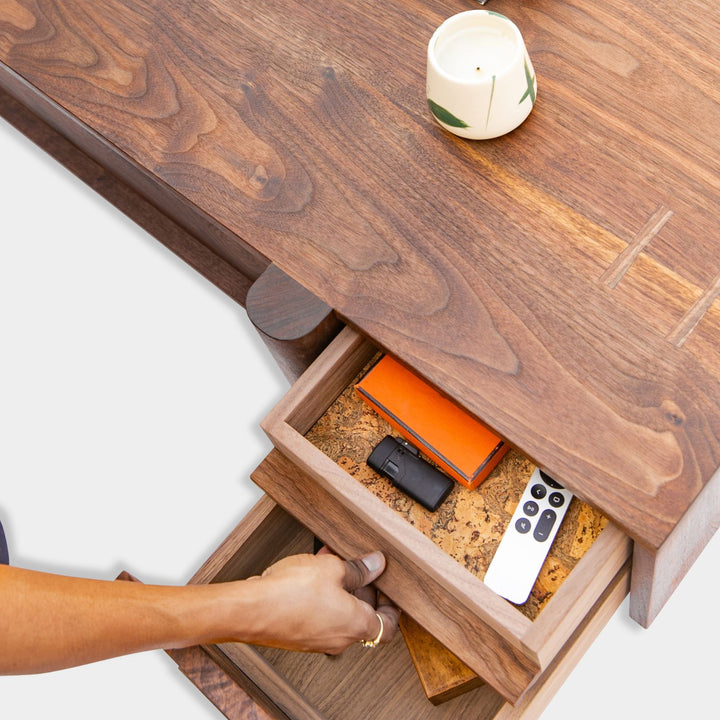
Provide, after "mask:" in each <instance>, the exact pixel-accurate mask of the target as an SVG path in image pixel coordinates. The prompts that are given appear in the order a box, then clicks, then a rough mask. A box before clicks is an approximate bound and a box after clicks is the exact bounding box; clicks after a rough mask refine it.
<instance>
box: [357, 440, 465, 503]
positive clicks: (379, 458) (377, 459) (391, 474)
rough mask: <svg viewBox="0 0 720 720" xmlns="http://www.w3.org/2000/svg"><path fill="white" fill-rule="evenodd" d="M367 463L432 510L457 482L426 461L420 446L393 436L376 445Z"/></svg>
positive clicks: (441, 501)
mask: <svg viewBox="0 0 720 720" xmlns="http://www.w3.org/2000/svg"><path fill="white" fill-rule="evenodd" d="M367 464H368V465H369V466H370V467H371V468H372V469H373V470H375V472H378V473H380V474H381V475H384V476H385V477H386V478H388V479H389V480H390V482H392V484H393V485H394V486H395V487H396V488H398V490H402V491H403V492H404V493H406V494H407V495H409V496H410V497H411V498H412V499H413V500H417V502H419V503H420V504H421V505H422V506H423V507H424V508H427V509H428V510H430V511H431V512H435V510H437V509H438V508H439V507H440V505H441V504H442V503H443V501H444V500H445V499H446V498H447V496H448V495H449V494H450V492H451V491H452V489H453V486H454V485H455V483H454V481H453V480H451V479H450V478H449V477H448V476H447V475H445V474H444V473H442V472H440V470H438V469H437V468H435V467H433V466H432V465H431V464H430V463H428V462H427V461H425V460H423V459H422V458H421V457H420V456H419V454H418V450H417V448H415V447H413V446H412V445H411V444H410V443H408V442H407V441H405V440H400V439H398V438H394V437H392V436H390V435H387V436H386V437H385V438H384V439H383V440H381V441H380V442H379V443H378V444H377V445H376V446H375V448H374V449H373V451H372V453H371V454H370V457H369V458H368V459H367Z"/></svg>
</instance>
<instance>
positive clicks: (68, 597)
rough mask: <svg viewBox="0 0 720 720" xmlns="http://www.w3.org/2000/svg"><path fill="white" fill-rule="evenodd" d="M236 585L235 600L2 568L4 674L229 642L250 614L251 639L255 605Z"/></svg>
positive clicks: (216, 591) (206, 592)
mask: <svg viewBox="0 0 720 720" xmlns="http://www.w3.org/2000/svg"><path fill="white" fill-rule="evenodd" d="M233 585H234V588H233V590H234V592H233V597H232V603H231V602H230V600H229V598H227V595H228V592H227V589H228V588H225V587H222V586H219V585H203V586H185V587H164V586H163V587H158V586H152V585H143V584H140V583H131V582H111V581H100V580H86V579H82V578H70V577H64V576H57V575H51V574H47V573H40V572H35V571H30V570H23V569H19V568H14V567H6V566H3V567H0V608H2V612H1V613H0V674H21V673H34V672H45V671H49V670H57V669H60V668H64V667H70V666H74V665H80V664H84V663H88V662H94V661H96V660H103V659H106V658H110V657H115V656H118V655H125V654H128V653H134V652H139V651H142V650H152V649H158V648H177V647H186V646H189V645H195V644H198V643H205V642H212V641H216V640H220V639H224V638H225V637H227V635H228V633H230V631H231V628H230V623H231V616H233V615H234V616H235V617H242V616H243V615H245V617H246V618H247V622H248V627H247V628H246V629H245V630H246V633H245V634H247V635H248V636H251V635H252V628H251V627H250V623H251V619H252V615H253V611H252V610H251V608H250V606H251V605H253V604H254V601H253V600H252V598H251V596H250V594H248V593H245V592H244V589H243V585H244V583H234V584H233ZM246 596H247V597H246ZM231 604H232V607H230V605H231ZM244 607H245V608H246V609H247V613H243V608H244Z"/></svg>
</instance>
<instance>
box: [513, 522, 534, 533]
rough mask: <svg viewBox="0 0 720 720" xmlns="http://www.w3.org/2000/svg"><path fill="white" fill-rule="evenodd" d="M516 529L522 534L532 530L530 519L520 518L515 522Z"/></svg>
mask: <svg viewBox="0 0 720 720" xmlns="http://www.w3.org/2000/svg"><path fill="white" fill-rule="evenodd" d="M515 529H516V530H517V531H518V532H519V533H520V534H521V535H525V533H527V532H530V521H529V520H528V519H527V518H520V519H519V520H518V521H517V522H516V523H515Z"/></svg>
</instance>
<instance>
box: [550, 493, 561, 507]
mask: <svg viewBox="0 0 720 720" xmlns="http://www.w3.org/2000/svg"><path fill="white" fill-rule="evenodd" d="M548 503H550V505H552V506H553V507H562V506H563V504H564V503H565V497H564V496H563V494H562V493H559V492H554V493H550V497H549V498H548Z"/></svg>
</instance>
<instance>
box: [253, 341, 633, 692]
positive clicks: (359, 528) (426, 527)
mask: <svg viewBox="0 0 720 720" xmlns="http://www.w3.org/2000/svg"><path fill="white" fill-rule="evenodd" d="M376 356H377V349H376V348H374V347H373V346H372V345H371V344H370V343H369V342H368V341H367V340H365V339H364V338H362V337H361V336H360V335H358V334H357V333H356V332H355V331H353V330H352V329H350V328H346V329H344V330H343V331H342V332H341V333H340V335H339V336H338V337H337V338H336V339H335V340H334V341H333V343H332V344H331V345H330V346H329V347H328V348H327V350H326V351H325V352H324V353H323V354H322V355H321V356H320V357H319V358H318V359H317V361H316V362H315V363H313V365H312V366H311V367H310V368H309V369H308V371H307V372H306V373H305V374H304V375H303V376H302V377H301V378H300V380H298V382H297V383H296V384H295V385H294V386H293V387H292V388H291V389H290V391H289V392H288V393H287V394H286V395H285V397H284V398H283V399H282V400H281V402H280V403H278V405H277V406H276V407H275V408H274V409H273V410H272V412H271V413H270V414H269V415H268V416H267V417H266V418H265V420H264V421H263V423H262V427H263V429H264V430H265V432H266V433H267V434H268V436H269V437H270V439H271V440H272V442H273V444H274V445H275V447H276V448H278V450H280V451H281V453H282V454H283V455H284V456H285V457H287V458H288V459H290V460H291V461H292V462H293V463H294V464H295V465H296V466H297V467H298V468H299V469H300V470H301V471H303V472H302V473H299V474H298V475H297V477H296V479H295V480H294V481H293V482H290V483H287V482H285V483H281V482H280V481H278V482H275V481H274V479H273V477H272V476H270V477H267V478H264V483H263V482H258V480H256V482H258V484H260V486H261V487H262V488H263V489H264V490H265V491H266V492H267V493H268V494H269V495H270V496H271V497H273V498H274V499H275V500H276V501H277V502H279V503H280V504H281V505H282V506H283V507H284V508H285V509H286V510H287V511H288V512H290V513H291V514H293V515H294V516H295V517H297V518H298V519H299V520H300V522H302V523H303V524H306V525H307V526H308V527H310V528H311V529H312V530H313V532H314V533H315V534H316V535H317V536H318V537H320V538H321V539H322V540H324V541H325V542H326V543H328V544H329V545H330V546H331V547H333V548H334V549H335V550H336V551H337V552H340V553H341V554H343V555H349V554H354V553H357V552H365V551H367V550H371V549H374V548H379V549H381V550H383V552H385V554H386V556H387V557H388V560H389V562H388V567H387V569H386V571H385V573H384V574H383V576H382V578H381V579H380V581H379V582H378V586H379V587H380V589H381V590H382V591H383V592H385V593H386V594H387V595H388V596H389V597H390V598H392V600H393V601H394V602H396V603H397V604H398V605H399V606H400V607H401V608H403V609H404V610H405V611H406V612H407V613H408V614H409V615H411V616H412V617H414V618H415V619H416V620H418V621H420V622H421V623H422V625H423V626H424V627H425V629H426V630H428V631H429V632H430V633H431V634H432V635H433V636H435V637H436V638H437V639H438V640H439V641H440V642H441V643H442V644H443V645H445V646H446V647H447V648H448V649H450V650H451V651H452V652H453V653H454V654H455V655H456V656H457V657H458V658H460V659H461V660H462V661H463V662H464V663H466V664H467V665H468V666H469V667H470V668H471V669H472V670H474V671H475V672H476V673H477V674H478V675H479V676H480V677H482V678H483V679H484V680H485V681H486V682H487V683H488V684H489V685H490V686H492V687H493V688H494V689H495V690H496V691H497V692H498V693H499V694H500V695H502V696H503V697H504V698H505V699H506V700H508V701H509V702H511V703H516V702H518V701H519V699H520V698H521V697H522V695H523V694H524V693H525V692H526V691H527V690H528V688H530V687H531V686H532V684H533V683H534V682H535V681H536V680H537V678H538V677H539V675H540V674H541V673H542V672H543V671H544V670H545V669H546V668H547V667H548V666H549V665H550V663H551V662H552V660H553V658H554V657H555V656H556V654H557V653H558V652H559V651H560V649H561V648H562V647H563V645H564V644H565V643H566V642H567V641H568V639H569V638H570V636H571V635H572V634H573V632H574V631H575V629H576V628H577V627H578V626H579V624H580V623H581V622H582V620H583V618H584V617H585V616H586V615H587V613H588V612H589V611H590V609H591V608H592V607H593V605H594V604H595V602H596V601H597V600H598V598H599V597H600V596H601V595H602V593H603V591H604V590H605V589H606V588H607V587H608V585H609V584H610V582H611V581H612V580H613V578H615V576H616V574H617V573H618V571H619V570H620V568H621V567H622V566H623V565H624V563H625V561H626V560H627V559H628V558H629V556H630V553H631V549H632V543H631V541H630V539H629V538H628V537H627V536H626V535H624V533H622V532H621V531H620V530H619V529H618V528H616V527H615V526H614V525H612V523H610V522H608V521H607V520H606V519H605V518H603V517H601V516H600V515H599V514H598V513H597V512H596V511H594V510H593V509H592V508H590V507H588V506H587V505H585V504H584V503H581V502H579V501H578V500H574V501H573V505H572V506H571V507H570V508H569V510H568V514H567V515H566V521H565V522H564V523H563V526H562V528H561V531H560V532H559V533H558V537H557V538H556V541H555V543H554V545H553V549H552V550H551V554H550V556H549V558H548V561H547V562H546V564H545V566H544V568H543V571H542V572H541V576H540V579H539V581H538V583H536V586H535V588H534V589H533V593H532V595H531V597H530V599H529V600H528V602H527V603H526V604H525V605H524V606H522V607H517V606H514V605H512V604H511V603H509V602H507V601H506V600H504V599H503V598H501V597H499V596H498V595H496V594H495V593H493V592H492V591H491V590H490V589H489V588H487V587H486V586H485V585H484V583H483V582H482V577H483V576H484V573H485V570H486V568H487V564H488V563H489V561H490V559H491V557H492V554H493V552H494V549H495V547H496V546H497V543H498V542H499V539H500V537H501V534H502V532H503V530H504V528H505V526H506V525H507V523H508V521H509V519H510V516H511V514H512V511H513V509H514V507H515V504H516V503H517V499H518V498H519V495H520V492H521V491H522V487H523V484H524V482H525V481H526V480H527V478H528V477H529V475H530V473H531V472H532V469H533V466H532V465H531V464H530V462H529V461H528V460H527V459H526V458H524V457H523V456H522V455H521V454H520V453H518V452H516V451H511V452H510V453H508V455H507V456H506V458H505V459H503V461H502V462H501V463H500V464H499V465H498V467H497V468H496V470H495V471H494V472H493V474H492V475H491V476H490V477H489V478H488V479H487V480H486V481H485V482H484V483H483V484H482V485H481V486H480V488H478V489H477V490H473V491H468V490H465V489H464V488H461V487H459V486H458V487H457V488H456V489H455V490H454V491H453V493H452V494H451V496H450V498H449V499H448V500H447V501H446V503H445V504H444V505H443V506H442V507H441V508H440V509H439V510H438V511H437V512H436V513H434V514H433V513H428V512H426V511H425V510H423V508H421V507H420V506H418V505H417V504H416V503H414V502H413V501H411V500H409V499H407V498H406V497H405V496H402V495H400V494H399V493H398V492H397V491H395V490H394V489H393V488H392V487H391V486H390V485H389V484H388V483H387V482H385V481H384V480H383V479H382V478H380V477H379V476H376V475H375V474H374V473H372V471H370V470H369V469H368V468H367V467H366V466H365V463H364V459H365V458H366V457H367V455H368V454H369V452H370V449H371V448H372V446H373V444H374V443H375V442H377V440H379V439H381V438H382V437H384V435H385V434H386V432H389V429H388V428H387V427H386V426H383V424H382V421H381V420H380V419H379V418H377V417H376V416H374V414H373V413H372V412H371V411H367V410H366V409H365V408H363V407H362V403H361V402H360V401H359V400H356V399H355V398H354V397H353V391H352V385H353V383H354V382H355V381H356V380H357V378H358V377H359V376H360V375H361V374H362V372H363V370H364V368H366V367H368V364H369V363H371V361H372V360H373V358H374V357H376ZM570 570H572V572H570Z"/></svg>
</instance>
